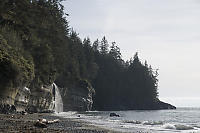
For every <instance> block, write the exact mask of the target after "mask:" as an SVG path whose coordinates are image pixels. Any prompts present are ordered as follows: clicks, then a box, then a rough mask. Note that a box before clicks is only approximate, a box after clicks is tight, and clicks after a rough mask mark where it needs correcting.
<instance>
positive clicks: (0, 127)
mask: <svg viewBox="0 0 200 133" xmlns="http://www.w3.org/2000/svg"><path fill="white" fill-rule="evenodd" d="M38 119H47V120H55V119H59V122H58V123H53V124H47V128H38V127H35V126H34V124H35V122H36V121H37V120H38ZM0 132H1V133H113V131H109V130H106V129H101V128H98V127H95V126H89V125H88V124H87V123H84V122H81V121H77V120H75V119H68V118H60V117H57V116H54V115H52V114H38V113H35V114H27V115H21V114H13V115H12V114H10V115H5V114H0Z"/></svg>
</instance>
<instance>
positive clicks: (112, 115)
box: [110, 113, 120, 117]
mask: <svg viewBox="0 0 200 133" xmlns="http://www.w3.org/2000/svg"><path fill="white" fill-rule="evenodd" d="M110 117H120V116H119V115H118V114H116V113H110Z"/></svg>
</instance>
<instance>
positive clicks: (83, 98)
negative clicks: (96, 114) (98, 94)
mask: <svg viewBox="0 0 200 133" xmlns="http://www.w3.org/2000/svg"><path fill="white" fill-rule="evenodd" d="M60 90H61V95H62V98H63V110H64V111H89V110H91V109H92V104H93V100H92V97H93V95H94V94H95V91H94V89H93V88H92V86H91V85H90V83H88V82H87V81H85V80H81V81H80V82H79V84H78V85H76V86H74V87H71V88H62V89H60Z"/></svg>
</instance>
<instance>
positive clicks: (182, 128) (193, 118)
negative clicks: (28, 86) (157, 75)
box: [57, 108, 200, 133]
mask: <svg viewBox="0 0 200 133" xmlns="http://www.w3.org/2000/svg"><path fill="white" fill-rule="evenodd" d="M111 112H114V113H116V114H119V115H120V117H110V116H109V114H110V113H111ZM57 115H59V116H61V117H65V118H75V119H78V120H81V121H85V122H89V123H90V124H91V125H94V126H98V127H102V128H105V129H110V130H113V131H120V132H126V133H127V132H134V131H136V130H137V131H145V132H150V133H151V132H152V133H154V132H155V133H200V108H177V109H176V110H148V111H147V110H134V111H132V110H131V111H88V112H63V113H59V114H57Z"/></svg>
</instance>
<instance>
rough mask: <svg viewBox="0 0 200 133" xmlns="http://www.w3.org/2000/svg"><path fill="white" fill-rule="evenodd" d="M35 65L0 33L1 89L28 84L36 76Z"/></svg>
mask: <svg viewBox="0 0 200 133" xmlns="http://www.w3.org/2000/svg"><path fill="white" fill-rule="evenodd" d="M33 66H34V65H33V63H32V62H30V61H28V60H26V59H24V57H23V56H22V55H20V53H18V52H16V50H15V49H14V48H12V47H11V46H9V45H8V44H7V41H6V40H5V39H4V37H3V36H2V35H1V34H0V89H5V88H11V87H12V88H16V87H20V86H24V85H27V84H28V83H29V82H30V81H31V80H32V79H33V77H34V67H33Z"/></svg>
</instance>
